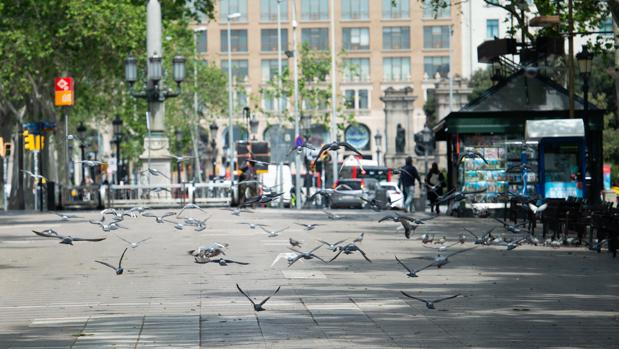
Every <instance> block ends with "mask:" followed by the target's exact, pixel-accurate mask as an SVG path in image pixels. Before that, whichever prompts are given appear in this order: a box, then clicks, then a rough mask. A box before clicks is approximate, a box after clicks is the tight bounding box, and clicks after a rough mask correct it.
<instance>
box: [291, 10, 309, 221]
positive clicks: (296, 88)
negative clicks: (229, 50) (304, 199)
mask: <svg viewBox="0 0 619 349" xmlns="http://www.w3.org/2000/svg"><path fill="white" fill-rule="evenodd" d="M291 3H292V53H293V55H292V64H293V75H294V76H293V79H294V135H295V137H296V138H298V137H300V136H301V134H300V130H299V66H298V64H299V61H298V56H299V53H298V52H297V24H298V23H297V5H296V0H292V1H291ZM296 138H295V142H296ZM295 145H296V144H295ZM294 165H295V168H296V174H295V179H296V181H295V182H296V185H295V193H294V195H295V196H296V203H297V209H299V210H300V209H301V207H302V203H301V154H300V153H299V152H298V151H296V152H295V156H294ZM308 194H309V191H308Z"/></svg>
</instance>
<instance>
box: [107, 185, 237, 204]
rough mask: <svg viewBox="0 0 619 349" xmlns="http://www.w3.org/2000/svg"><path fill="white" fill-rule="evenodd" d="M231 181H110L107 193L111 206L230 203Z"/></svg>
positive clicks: (108, 202)
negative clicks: (135, 183) (129, 183)
mask: <svg viewBox="0 0 619 349" xmlns="http://www.w3.org/2000/svg"><path fill="white" fill-rule="evenodd" d="M230 193H231V190H230V182H209V183H195V184H191V183H182V184H169V185H157V186H155V185H150V186H149V185H133V184H132V185H110V186H108V188H107V190H105V194H104V202H106V206H107V207H134V206H148V207H172V206H182V205H185V204H187V203H190V202H191V203H194V204H198V205H203V206H228V205H229V204H230Z"/></svg>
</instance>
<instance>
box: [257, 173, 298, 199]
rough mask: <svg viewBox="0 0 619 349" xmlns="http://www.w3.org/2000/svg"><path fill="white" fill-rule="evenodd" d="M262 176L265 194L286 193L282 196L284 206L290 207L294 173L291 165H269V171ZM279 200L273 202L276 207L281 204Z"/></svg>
mask: <svg viewBox="0 0 619 349" xmlns="http://www.w3.org/2000/svg"><path fill="white" fill-rule="evenodd" d="M260 176H261V181H262V185H263V186H264V191H265V192H267V193H268V192H271V191H273V192H277V193H281V192H284V195H282V196H281V198H283V200H284V205H285V206H288V205H290V190H291V189H292V173H291V171H290V166H289V165H281V166H279V165H269V171H268V172H267V173H264V174H262V175H260ZM279 201H280V200H279V199H276V200H274V201H273V204H274V205H278V204H279Z"/></svg>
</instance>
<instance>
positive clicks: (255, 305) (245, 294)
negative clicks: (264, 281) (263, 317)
mask: <svg viewBox="0 0 619 349" xmlns="http://www.w3.org/2000/svg"><path fill="white" fill-rule="evenodd" d="M236 288H238V289H239V292H241V293H242V294H243V296H245V297H246V298H247V299H249V301H250V302H251V304H252V305H253V306H254V310H255V311H263V310H266V309H265V308H263V305H264V304H265V303H266V302H267V301H268V300H269V299H271V297H273V296H275V294H277V292H279V289H280V288H281V286H279V287H278V288H277V290H275V292H273V294H272V295H270V296H268V297H267V298H265V299H264V300H263V301H262V302H260V303H258V304H256V302H254V301H253V300H252V299H251V298H250V297H249V296H248V295H247V293H245V292H244V291H243V290H242V289H241V287H240V286H239V284H236Z"/></svg>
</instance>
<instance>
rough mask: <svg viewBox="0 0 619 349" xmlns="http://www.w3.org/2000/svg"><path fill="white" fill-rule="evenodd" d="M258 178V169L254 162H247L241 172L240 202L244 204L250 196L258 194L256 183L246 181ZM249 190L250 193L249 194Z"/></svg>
mask: <svg viewBox="0 0 619 349" xmlns="http://www.w3.org/2000/svg"><path fill="white" fill-rule="evenodd" d="M255 179H256V169H255V168H254V164H253V163H252V162H250V161H246V162H245V166H243V167H242V168H241V174H240V175H239V203H240V204H243V203H244V202H245V200H247V198H249V197H253V196H255V195H256V193H255V183H245V182H247V181H253V180H255ZM248 191H249V195H248Z"/></svg>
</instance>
